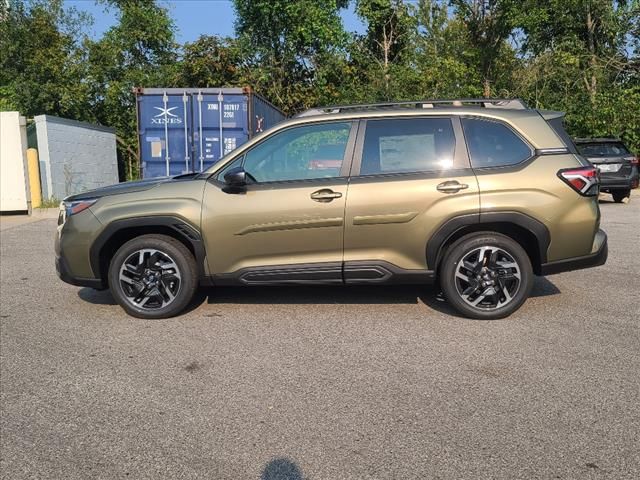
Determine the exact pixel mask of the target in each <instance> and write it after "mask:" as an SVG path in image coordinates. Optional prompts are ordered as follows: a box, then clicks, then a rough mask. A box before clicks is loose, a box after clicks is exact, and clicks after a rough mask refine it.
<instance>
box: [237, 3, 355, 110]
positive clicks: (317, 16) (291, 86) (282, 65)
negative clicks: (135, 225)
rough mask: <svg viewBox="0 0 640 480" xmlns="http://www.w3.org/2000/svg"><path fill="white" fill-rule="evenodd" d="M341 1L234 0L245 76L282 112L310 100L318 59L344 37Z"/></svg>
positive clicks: (311, 98) (302, 106) (294, 108)
mask: <svg viewBox="0 0 640 480" xmlns="http://www.w3.org/2000/svg"><path fill="white" fill-rule="evenodd" d="M345 4H346V2H344V1H343V0H299V1H296V2H291V1H289V0H234V5H235V9H236V13H237V21H236V32H237V34H238V39H239V42H240V45H241V46H242V48H243V52H244V53H243V58H244V72H245V78H246V80H247V82H248V83H250V84H251V85H252V86H253V87H255V88H256V89H257V90H259V91H261V92H263V93H265V94H266V95H267V96H268V97H269V98H270V99H271V100H272V101H274V102H275V104H276V105H278V106H279V107H280V108H282V109H283V110H284V111H285V113H294V112H295V111H297V110H300V109H304V108H306V107H308V106H311V105H313V104H314V103H315V100H316V99H317V95H316V91H315V88H314V80H315V77H316V74H317V71H318V68H319V65H320V60H321V59H326V58H327V57H328V56H330V55H331V54H332V53H334V52H336V51H337V50H339V49H340V48H342V46H343V44H344V41H345V40H346V36H345V32H344V29H343V26H342V21H341V19H340V16H339V14H338V12H339V9H340V8H342V7H344V6H345Z"/></svg>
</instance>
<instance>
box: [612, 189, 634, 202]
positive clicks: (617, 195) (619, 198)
mask: <svg viewBox="0 0 640 480" xmlns="http://www.w3.org/2000/svg"><path fill="white" fill-rule="evenodd" d="M611 196H612V197H613V201H614V202H616V203H622V202H623V201H624V199H625V198H629V197H630V196H631V190H612V191H611Z"/></svg>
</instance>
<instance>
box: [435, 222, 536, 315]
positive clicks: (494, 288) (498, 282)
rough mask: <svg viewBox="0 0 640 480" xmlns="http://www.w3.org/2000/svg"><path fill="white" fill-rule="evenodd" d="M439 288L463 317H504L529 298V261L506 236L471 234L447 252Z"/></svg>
mask: <svg viewBox="0 0 640 480" xmlns="http://www.w3.org/2000/svg"><path fill="white" fill-rule="evenodd" d="M440 286H441V288H442V291H443V293H444V295H445V298H446V299H447V301H448V302H449V303H450V304H451V306H453V307H454V308H455V309H456V310H457V311H459V312H460V313H461V314H463V315H465V316H467V317H471V318H477V319H483V320H493V319H498V318H504V317H508V316H509V315H511V314H512V313H513V312H515V311H516V310H518V309H519V308H520V307H521V306H522V304H523V303H524V301H525V300H526V299H527V298H528V297H529V294H530V292H531V287H532V286H533V270H532V268H531V261H530V260H529V256H528V255H527V253H526V252H525V251H524V249H523V248H522V247H521V246H520V244H518V243H517V242H515V241H514V240H512V239H511V238H509V237H507V236H504V235H501V234H498V233H488V232H482V233H475V234H471V235H468V236H465V237H462V238H461V239H459V240H458V241H456V242H455V243H454V244H453V245H451V247H450V248H449V249H448V250H447V252H446V254H445V257H444V259H443V263H442V267H441V269H440Z"/></svg>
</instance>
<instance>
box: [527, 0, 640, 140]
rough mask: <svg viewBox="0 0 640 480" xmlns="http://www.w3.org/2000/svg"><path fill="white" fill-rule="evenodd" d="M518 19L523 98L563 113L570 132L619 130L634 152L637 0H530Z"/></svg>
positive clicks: (639, 70) (638, 126)
mask: <svg viewBox="0 0 640 480" xmlns="http://www.w3.org/2000/svg"><path fill="white" fill-rule="evenodd" d="M519 23H520V25H521V27H522V29H523V32H524V34H525V37H524V42H523V52H524V54H525V56H526V57H525V58H526V68H525V70H523V71H522V73H521V78H520V81H519V82H518V85H519V87H520V88H521V92H522V93H521V94H522V96H523V97H525V98H528V99H529V100H530V103H531V104H532V105H534V106H537V107H540V108H553V109H557V110H563V111H566V112H567V123H568V126H569V130H570V132H571V133H573V134H575V135H580V136H595V135H598V136H619V137H622V138H623V139H624V140H626V141H627V142H628V143H629V146H630V147H631V148H633V149H635V150H636V151H637V150H640V138H639V136H640V118H639V115H638V108H637V105H638V92H639V91H640V65H639V63H638V54H637V50H634V44H635V43H634V38H635V39H636V40H637V32H638V24H640V2H638V1H637V0H633V1H598V2H596V1H581V0H567V1H564V0H563V1H560V0H543V1H538V0H536V1H533V0H531V1H530V2H528V4H527V5H525V8H523V9H522V10H521V12H520V21H519ZM635 45H637V44H635ZM634 102H635V103H634ZM634 105H635V107H634Z"/></svg>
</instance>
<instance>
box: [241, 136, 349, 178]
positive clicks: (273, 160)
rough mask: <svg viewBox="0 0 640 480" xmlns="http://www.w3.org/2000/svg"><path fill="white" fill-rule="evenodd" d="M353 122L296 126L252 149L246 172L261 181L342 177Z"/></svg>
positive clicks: (247, 155) (245, 162) (248, 157)
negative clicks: (341, 172) (341, 170)
mask: <svg viewBox="0 0 640 480" xmlns="http://www.w3.org/2000/svg"><path fill="white" fill-rule="evenodd" d="M350 131H351V123H325V124H317V125H307V126H303V127H294V128H290V129H287V130H285V131H283V132H280V133H276V134H275V135H272V136H270V137H268V138H267V139H265V140H264V141H262V142H261V143H259V144H258V145H257V146H255V147H254V148H252V149H251V150H249V152H248V153H247V154H246V155H245V159H244V165H243V167H244V169H245V170H246V171H247V172H249V173H250V174H251V175H253V177H254V178H255V179H256V180H257V181H258V182H277V181H284V180H307V179H314V178H326V177H338V176H340V169H341V168H342V162H343V161H344V154H345V151H346V149H347V141H348V139H349V133H350Z"/></svg>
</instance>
